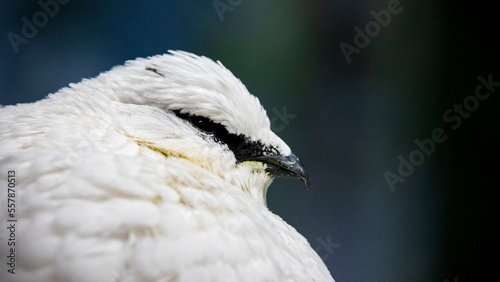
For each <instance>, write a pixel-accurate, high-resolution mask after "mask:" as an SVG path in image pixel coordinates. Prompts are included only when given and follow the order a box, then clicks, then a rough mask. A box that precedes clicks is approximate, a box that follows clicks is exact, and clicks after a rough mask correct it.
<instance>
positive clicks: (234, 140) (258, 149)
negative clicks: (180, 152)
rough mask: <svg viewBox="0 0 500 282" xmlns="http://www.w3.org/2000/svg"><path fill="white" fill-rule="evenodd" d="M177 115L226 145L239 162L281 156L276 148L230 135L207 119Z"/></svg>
mask: <svg viewBox="0 0 500 282" xmlns="http://www.w3.org/2000/svg"><path fill="white" fill-rule="evenodd" d="M174 113H175V115H176V116H177V117H179V118H181V119H183V120H186V121H187V122H189V123H190V124H191V125H192V126H193V127H196V128H198V129H199V130H200V131H202V132H204V133H205V134H208V135H209V136H211V137H212V138H213V140H214V141H215V142H218V143H221V144H225V145H227V147H228V148H229V149H230V150H231V151H232V152H233V153H234V156H235V157H236V160H237V162H242V161H245V160H249V159H253V158H255V157H259V156H264V155H266V154H276V155H277V154H279V152H278V150H277V149H276V148H274V147H269V146H266V145H264V144H263V143H262V142H260V141H253V140H250V138H248V137H247V136H245V135H243V134H234V133H229V132H228V131H227V129H226V127H225V126H223V125H222V124H220V123H216V122H214V121H212V120H211V119H209V118H207V117H202V116H197V115H190V114H187V113H181V112H180V111H179V110H177V111H174Z"/></svg>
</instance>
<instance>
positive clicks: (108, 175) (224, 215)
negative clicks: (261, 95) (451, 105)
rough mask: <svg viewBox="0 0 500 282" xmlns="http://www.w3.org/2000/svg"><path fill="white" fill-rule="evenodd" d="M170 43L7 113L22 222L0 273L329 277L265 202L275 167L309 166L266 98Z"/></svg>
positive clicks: (30, 276)
mask: <svg viewBox="0 0 500 282" xmlns="http://www.w3.org/2000/svg"><path fill="white" fill-rule="evenodd" d="M170 53H171V54H165V55H161V56H154V57H149V58H146V59H136V60H133V61H128V62H127V63H126V64H125V65H124V66H119V67H115V68H113V69H112V70H110V71H109V72H106V73H103V74H101V75H99V76H98V77H96V78H93V79H88V80H83V81H82V82H80V83H78V84H70V86H69V87H67V88H63V89H61V90H60V91H58V92H57V93H55V94H51V95H49V96H48V97H47V98H46V99H43V100H41V101H38V102H36V103H32V104H19V105H17V106H7V107H5V108H1V109H0V119H1V125H0V136H1V141H0V142H1V143H0V144H1V148H2V152H1V155H0V165H1V173H0V174H1V175H0V178H1V180H0V181H1V183H7V180H6V177H7V173H6V172H7V170H15V171H16V181H17V186H16V193H17V194H16V206H17V209H16V218H17V219H18V222H17V229H16V245H17V246H18V247H16V258H17V261H16V274H14V275H13V274H10V273H8V272H7V268H8V266H7V265H6V263H2V264H1V269H0V271H1V273H0V277H1V278H2V279H0V280H2V281H333V279H332V278H331V276H330V273H329V272H328V269H327V268H326V266H325V265H324V263H323V261H322V260H321V258H320V257H319V256H318V255H317V254H316V253H315V251H314V250H313V249H312V248H311V247H310V245H309V243H308V242H307V241H306V239H305V238H304V237H302V236H301V235H300V234H299V233H298V232H297V231H296V230H295V229H294V228H293V227H291V226H289V225H288V224H287V223H286V222H284V221H283V220H282V219H281V218H280V217H278V216H277V215H275V214H273V213H271V212H270V211H269V210H268V208H267V206H266V203H265V197H266V191H267V188H268V186H269V185H270V184H271V182H272V179H273V177H274V175H278V176H280V175H282V176H292V177H299V178H303V179H305V177H306V176H305V171H303V170H302V167H301V166H300V162H299V161H298V159H296V158H295V156H294V155H293V154H292V153H291V150H290V148H289V147H288V146H287V145H286V144H285V143H284V142H283V141H282V140H281V139H280V138H279V137H278V136H277V135H276V134H274V133H273V132H272V131H271V129H270V122H269V119H268V117H267V115H266V112H265V111H264V109H263V108H262V106H261V105H260V103H259V101H258V99H257V98H255V97H254V96H252V95H251V94H250V93H249V92H248V91H247V89H246V88H245V86H244V85H243V84H242V83H241V82H240V81H239V80H238V79H237V78H235V77H234V76H233V75H232V73H231V72H230V71H229V70H227V69H226V68H224V67H223V66H222V64H221V63H220V62H218V63H215V62H213V61H212V60H210V59H208V58H205V57H198V56H195V55H193V54H190V53H186V52H178V51H177V52H170ZM0 194H1V195H0V201H1V203H0V208H1V212H0V220H1V222H4V223H5V222H6V220H7V214H6V212H5V211H6V210H7V208H6V203H7V200H6V197H7V195H6V193H5V192H2V193H0ZM8 236H9V234H8V230H6V229H5V228H2V230H1V231H0V254H1V255H0V257H1V258H2V261H4V260H5V258H6V255H7V254H6V252H7V251H8V249H7V244H6V240H7V238H8ZM6 279H8V280H6Z"/></svg>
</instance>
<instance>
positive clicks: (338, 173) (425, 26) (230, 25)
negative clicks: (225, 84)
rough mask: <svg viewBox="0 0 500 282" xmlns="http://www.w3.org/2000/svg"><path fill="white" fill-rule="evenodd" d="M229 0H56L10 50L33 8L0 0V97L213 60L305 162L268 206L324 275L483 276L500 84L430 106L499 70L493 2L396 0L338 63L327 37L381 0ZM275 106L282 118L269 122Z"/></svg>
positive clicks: (492, 233) (490, 254) (494, 238)
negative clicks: (176, 56)
mask: <svg viewBox="0 0 500 282" xmlns="http://www.w3.org/2000/svg"><path fill="white" fill-rule="evenodd" d="M44 1H46V0H44ZM221 2H223V3H228V2H227V1H224V0H223V1H221ZM232 2H233V3H236V4H238V2H239V4H238V5H235V6H234V7H233V10H232V11H227V12H225V13H224V14H223V17H224V18H223V20H221V19H220V18H219V16H218V14H217V12H216V10H215V8H214V6H213V2H212V1H186V0H181V1H117V0H114V1H70V2H69V3H68V4H66V5H64V6H60V7H59V11H58V12H57V14H56V15H54V17H52V18H50V19H49V21H48V23H47V24H46V25H45V26H44V27H42V28H39V30H38V32H37V34H36V35H35V36H34V37H33V38H31V39H29V42H28V43H27V44H22V45H20V46H19V52H18V53H17V54H16V53H15V52H14V51H13V48H12V46H11V44H10V42H9V40H8V37H7V34H8V33H9V32H14V33H16V34H18V35H20V34H21V28H22V25H23V22H22V20H21V18H22V17H27V18H28V19H31V18H32V16H33V15H34V14H35V13H36V12H38V11H40V10H41V8H40V6H39V5H38V4H37V1H2V2H1V3H0V36H1V37H0V38H3V39H1V40H0V95H1V97H0V104H3V105H6V104H15V103H21V102H33V101H36V100H39V99H41V98H43V97H44V96H46V95H47V94H48V93H53V92H56V91H57V90H58V89H60V88H61V87H64V86H66V85H68V83H70V82H78V81H80V80H81V79H82V78H87V77H94V76H96V75H98V74H99V73H100V72H101V71H105V70H108V69H110V68H111V67H112V66H114V65H118V64H122V63H123V62H124V61H125V60H129V59H134V58H136V57H145V56H150V55H154V54H160V53H165V52H166V51H167V50H169V49H174V50H175V49H180V50H186V51H190V52H193V53H196V54H199V55H205V56H208V57H210V58H212V59H214V60H220V61H222V63H223V64H224V65H225V66H226V67H228V68H229V69H230V70H231V71H232V72H233V73H234V74H235V75H236V76H237V77H239V78H240V79H241V80H242V81H243V83H245V84H246V86H247V88H248V89H249V90H250V92H251V93H253V94H255V95H256V96H258V97H259V98H260V100H261V102H262V104H263V105H264V107H265V108H266V109H267V110H268V114H269V116H270V118H272V119H274V121H275V122H274V129H275V130H276V131H279V132H278V135H280V136H281V137H282V138H283V139H284V140H285V141H286V142H287V143H288V144H289V145H290V147H291V148H292V149H293V150H294V152H295V153H296V154H297V155H298V156H299V157H300V158H301V160H302V161H303V162H304V163H305V165H306V166H307V169H308V171H309V175H310V178H311V183H312V188H311V191H306V190H305V189H304V187H303V185H302V184H301V183H300V182H299V181H294V180H285V179H278V180H276V181H275V182H274V184H273V185H272V186H271V188H270V190H269V193H268V204H269V208H270V209H271V210H272V211H274V212H275V213H277V214H278V215H280V216H281V217H283V218H284V219H285V220H286V221H287V222H288V223H290V224H291V225H293V226H294V227H296V229H298V231H299V232H300V233H302V234H303V235H304V236H306V237H307V239H308V240H309V242H310V243H311V245H312V246H313V247H314V248H316V249H317V251H318V253H319V254H320V255H321V256H323V257H324V260H325V263H326V264H327V265H328V267H329V269H330V271H331V273H332V275H333V277H334V278H335V279H336V280H337V281H436V282H441V281H444V280H445V279H448V280H449V281H453V279H454V278H457V279H458V281H486V280H485V279H489V280H488V281H490V280H491V281H493V280H495V279H494V278H493V277H498V274H497V269H496V267H497V265H498V257H497V255H498V252H499V243H498V238H499V236H498V235H499V232H498V229H499V228H498V226H499V221H498V217H499V212H498V204H497V199H498V196H497V194H498V193H496V191H497V190H498V188H499V187H498V186H499V185H498V184H497V182H496V181H497V177H496V176H497V174H498V173H497V170H498V167H499V166H498V150H497V146H498V145H497V144H498V141H497V140H498V139H497V136H498V134H497V133H498V129H499V119H498V117H497V115H498V114H497V109H498V104H499V103H498V102H499V99H498V97H496V96H498V94H499V93H500V88H499V89H497V91H495V92H494V93H492V95H491V96H490V98H488V99H487V100H485V101H481V103H480V105H479V107H478V109H477V110H476V111H474V112H472V113H471V115H470V117H469V118H468V119H464V120H463V123H462V124H461V126H460V127H458V128H457V129H456V130H453V129H451V125H452V124H451V123H447V122H445V121H444V120H443V117H442V116H443V113H444V112H445V111H446V110H447V109H449V108H452V107H453V105H454V104H455V103H457V104H459V103H462V102H463V100H464V98H465V97H467V96H469V95H472V94H473V93H474V90H475V87H476V86H477V85H478V83H479V82H478V80H477V77H478V76H479V75H481V76H483V77H487V76H488V75H489V74H492V76H493V80H496V81H500V71H499V68H498V66H499V65H498V61H499V60H498V53H499V48H498V45H497V44H496V43H495V42H496V41H497V40H498V37H499V24H498V15H497V14H495V11H496V10H497V8H496V7H494V6H488V5H487V4H484V3H481V2H470V3H469V2H468V3H459V2H456V1H417V0H414V1H410V0H407V1H401V4H400V5H401V6H402V7H403V10H402V11H401V13H399V14H397V15H393V16H392V18H391V21H390V23H389V24H388V25H387V26H386V27H384V28H382V29H381V30H380V32H379V33H378V34H377V36H375V37H373V38H371V41H370V43H369V44H368V45H367V46H366V47H365V48H363V49H361V50H360V53H359V54H353V55H352V57H351V59H352V62H351V63H347V61H346V59H345V57H344V55H343V54H342V51H341V49H340V47H339V44H340V43H341V42H346V43H348V44H351V45H353V39H354V35H355V31H354V28H355V27H359V28H361V29H364V27H365V25H366V24H367V23H369V22H370V21H372V20H373V18H372V16H371V15H370V11H371V10H375V11H380V10H381V9H386V7H387V5H388V2H389V1H347V0H344V1H284V0H279V1H263V0H260V1H250V0H242V1H236V0H233V1H232ZM284 108H286V111H287V113H288V114H293V115H295V118H291V119H290V120H287V121H281V122H280V119H279V118H278V115H277V114H276V111H279V112H283V109H284ZM435 128H442V129H443V130H444V131H445V133H446V136H447V139H446V141H445V142H443V143H442V144H438V145H437V146H436V149H435V152H434V153H433V154H431V155H430V156H429V157H426V159H425V161H424V162H423V164H422V165H420V166H418V167H417V168H416V169H415V171H414V172H413V174H412V175H411V176H410V177H408V178H407V179H406V180H405V182H403V183H398V184H396V185H395V188H396V189H395V191H394V192H393V191H391V189H390V188H389V186H388V185H387V183H386V181H385V179H384V175H383V174H384V172H386V171H391V172H393V173H396V170H397V166H398V164H399V160H398V156H399V155H401V156H403V157H404V158H408V155H409V154H410V153H411V152H412V151H413V150H415V149H416V148H417V147H416V145H415V144H414V140H415V139H419V140H423V139H425V138H430V137H431V132H432V131H433V130H434V129H435ZM320 242H331V243H333V244H340V245H335V246H336V247H335V248H324V247H322V245H321V243H320ZM332 251H333V252H332Z"/></svg>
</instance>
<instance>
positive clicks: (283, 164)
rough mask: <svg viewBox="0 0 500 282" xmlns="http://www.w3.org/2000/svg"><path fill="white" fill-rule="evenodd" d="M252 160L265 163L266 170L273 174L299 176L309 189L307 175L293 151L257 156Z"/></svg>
mask: <svg viewBox="0 0 500 282" xmlns="http://www.w3.org/2000/svg"><path fill="white" fill-rule="evenodd" d="M254 160H256V161H260V162H263V163H266V164H267V168H266V171H267V172H269V173H270V174H272V175H274V176H281V177H291V178H300V179H301V180H302V181H303V182H304V184H305V185H306V189H307V190H309V186H310V183H309V177H308V176H307V172H306V170H305V168H304V165H303V164H302V162H301V161H300V160H299V158H297V156H295V155H294V154H293V153H290V155H288V156H280V155H267V156H258V157H255V158H254Z"/></svg>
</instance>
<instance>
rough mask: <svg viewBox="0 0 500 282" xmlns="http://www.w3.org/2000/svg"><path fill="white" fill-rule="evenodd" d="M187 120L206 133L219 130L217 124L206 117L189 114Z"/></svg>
mask: <svg viewBox="0 0 500 282" xmlns="http://www.w3.org/2000/svg"><path fill="white" fill-rule="evenodd" d="M188 121H189V122H190V123H191V124H192V125H193V126H194V127H196V128H198V129H200V130H202V131H205V132H207V133H214V132H216V131H218V130H219V125H218V124H216V123H214V122H213V121H211V120H210V119H208V118H206V117H200V116H189V118H188Z"/></svg>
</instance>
